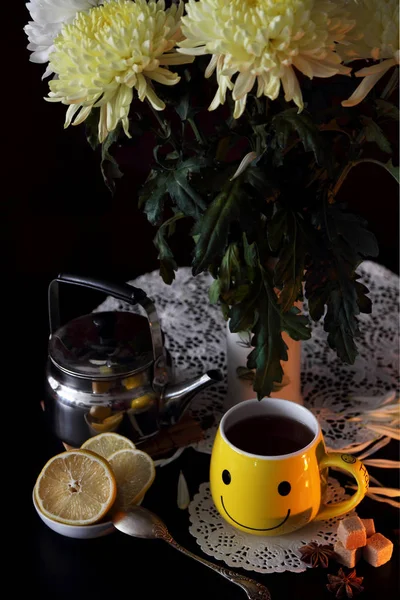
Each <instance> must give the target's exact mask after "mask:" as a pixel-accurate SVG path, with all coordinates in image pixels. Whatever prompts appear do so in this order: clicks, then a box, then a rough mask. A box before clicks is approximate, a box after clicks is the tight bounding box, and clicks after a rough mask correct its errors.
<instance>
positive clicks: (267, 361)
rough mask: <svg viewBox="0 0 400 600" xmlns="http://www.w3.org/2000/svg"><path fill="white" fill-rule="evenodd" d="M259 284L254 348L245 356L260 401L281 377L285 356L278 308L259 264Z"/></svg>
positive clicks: (253, 339) (285, 350)
mask: <svg viewBox="0 0 400 600" xmlns="http://www.w3.org/2000/svg"><path fill="white" fill-rule="evenodd" d="M261 273H262V286H261V288H260V293H259V295H258V306H257V308H258V319H257V322H256V325H255V327H254V336H253V338H252V345H253V346H254V349H253V350H252V352H251V353H250V354H249V356H248V357H247V365H246V366H247V368H248V369H255V370H256V373H255V377H254V382H253V389H254V391H255V392H257V397H258V399H259V400H260V399H261V398H264V397H265V396H268V395H270V393H271V391H272V390H273V389H274V386H275V384H276V383H280V382H281V381H282V377H283V368H282V365H281V361H282V360H287V359H288V354H287V346H286V344H285V342H284V341H283V339H282V334H281V319H280V310H279V306H278V302H277V298H276V295H275V293H274V291H273V289H272V286H271V284H270V282H269V281H268V277H267V275H266V272H265V270H264V269H263V268H262V267H261Z"/></svg>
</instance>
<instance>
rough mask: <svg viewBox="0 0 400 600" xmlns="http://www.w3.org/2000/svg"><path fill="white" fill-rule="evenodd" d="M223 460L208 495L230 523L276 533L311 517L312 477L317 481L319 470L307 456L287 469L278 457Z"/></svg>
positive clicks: (303, 522)
mask: <svg viewBox="0 0 400 600" xmlns="http://www.w3.org/2000/svg"><path fill="white" fill-rule="evenodd" d="M226 459H227V461H226V463H225V465H224V466H225V467H227V468H223V469H221V468H220V469H219V471H220V472H219V476H217V474H216V473H215V474H214V473H213V476H212V495H213V498H214V501H215V503H216V505H217V508H218V510H219V512H220V513H221V514H222V515H223V516H224V518H225V520H226V521H228V523H230V524H231V525H234V526H235V527H236V528H238V529H240V530H242V531H245V532H248V533H254V534H256V535H280V534H283V533H288V532H290V531H293V530H295V529H298V528H299V527H300V526H303V525H305V524H307V523H308V522H309V521H311V519H312V518H313V517H314V516H315V513H316V512H317V509H316V508H315V509H314V510H313V508H312V507H313V506H315V499H314V498H313V487H314V486H313V485H312V480H313V479H317V480H319V473H318V469H315V468H313V465H311V464H310V461H309V460H308V459H307V457H305V456H304V457H298V459H297V460H295V461H294V462H293V463H291V466H290V468H288V466H287V465H285V467H284V465H283V464H279V463H281V461H279V460H277V461H276V462H274V463H271V462H268V463H265V462H262V461H258V460H257V459H254V460H253V461H251V462H250V461H247V460H246V461H245V462H241V461H238V457H237V456H235V458H234V460H233V461H230V460H229V457H228V456H226Z"/></svg>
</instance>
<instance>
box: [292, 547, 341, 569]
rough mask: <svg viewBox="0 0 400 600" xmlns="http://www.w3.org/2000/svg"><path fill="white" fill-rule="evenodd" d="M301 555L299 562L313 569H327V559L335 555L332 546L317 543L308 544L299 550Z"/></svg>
mask: <svg viewBox="0 0 400 600" xmlns="http://www.w3.org/2000/svg"><path fill="white" fill-rule="evenodd" d="M299 550H300V553H301V560H302V561H303V562H305V563H306V564H307V565H311V566H312V568H313V569H314V568H315V567H320V566H321V567H323V568H324V569H326V568H327V566H328V563H329V559H330V558H333V557H334V555H335V553H334V551H333V548H332V546H328V545H327V544H318V542H310V543H309V544H306V545H305V546H302V547H301V548H299Z"/></svg>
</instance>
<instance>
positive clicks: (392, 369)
mask: <svg viewBox="0 0 400 600" xmlns="http://www.w3.org/2000/svg"><path fill="white" fill-rule="evenodd" d="M359 272H360V275H361V278H360V281H361V282H362V283H364V284H365V285H366V286H367V287H368V289H369V290H370V294H369V296H370V298H371V300H372V306H373V309H372V314H371V315H365V314H362V315H360V329H361V336H360V337H359V338H358V340H357V346H358V349H359V356H358V357H357V359H356V361H355V363H354V365H347V364H344V363H342V362H341V361H340V360H339V359H338V358H337V356H336V354H335V353H334V352H333V351H332V350H331V349H330V348H329V347H328V345H327V342H326V332H325V331H324V329H323V323H322V322H319V323H316V324H314V325H313V334H312V338H311V339H310V340H307V341H306V342H302V370H301V382H302V394H303V399H304V405H305V406H306V407H307V408H309V409H310V410H312V412H313V413H314V414H315V415H316V416H317V418H318V419H319V421H320V423H321V427H322V429H323V431H324V435H325V440H326V444H327V446H329V447H330V448H332V449H340V448H343V447H348V446H349V445H351V444H361V443H363V442H367V441H373V440H374V439H376V438H377V437H379V436H378V435H377V434H376V433H374V432H372V431H370V430H369V429H367V428H366V427H365V423H366V419H363V423H361V422H352V421H349V418H350V417H352V416H358V415H359V414H360V413H364V411H365V410H366V409H372V408H375V407H376V406H377V405H378V404H379V403H380V402H381V401H382V397H384V396H385V394H386V393H388V392H390V391H393V390H396V391H397V390H398V389H399V344H398V339H399V304H398V300H399V278H398V276H397V275H395V274H393V273H392V272H391V271H389V270H388V269H386V268H385V267H383V266H381V265H378V264H376V263H373V262H369V261H366V262H364V263H363V264H362V265H361V266H360V268H359ZM211 281H212V280H211V279H210V276H209V275H207V274H200V275H198V276H196V277H193V276H192V274H191V269H190V267H183V268H180V269H179V271H178V272H177V273H176V279H175V280H174V282H173V283H172V284H171V285H166V284H164V282H163V281H162V279H161V277H160V275H159V272H158V271H153V272H151V273H147V274H145V275H142V276H140V277H138V278H136V279H135V280H134V281H131V282H130V283H132V284H133V285H135V286H137V287H140V288H143V289H144V290H145V291H146V293H147V294H148V295H149V296H150V297H151V298H153V300H154V301H155V303H156V306H157V310H158V313H159V317H160V320H161V325H162V327H163V330H164V332H165V337H166V345H167V347H168V349H169V350H170V352H171V354H172V357H173V360H174V364H175V373H176V380H177V381H183V380H185V379H187V378H189V377H191V376H195V375H198V374H199V373H202V372H204V371H206V370H208V369H213V368H218V369H220V370H221V371H222V373H223V375H224V381H222V382H221V383H219V384H218V385H215V386H212V387H210V388H208V389H206V390H204V391H202V392H200V393H199V394H198V395H197V396H196V397H195V398H194V399H193V400H192V403H191V405H190V410H191V413H192V414H193V416H194V417H195V418H196V419H198V420H199V421H200V422H202V423H203V424H204V425H205V426H206V428H207V429H206V436H205V439H204V440H202V441H201V442H198V443H197V444H195V445H194V446H195V447H196V449H197V450H199V451H202V452H208V453H210V452H211V447H212V442H213V439H214V435H215V430H216V427H217V425H218V422H219V420H220V418H221V416H222V414H223V410H224V407H223V403H224V399H225V395H226V375H227V367H226V322H225V321H224V319H223V316H222V313H221V310H220V308H219V307H218V306H216V305H212V304H210V302H209V299H208V288H209V284H210V282H211ZM95 310H97V311H99V310H133V311H138V310H140V309H138V308H137V307H132V306H130V305H128V304H126V303H124V302H121V301H119V300H116V299H114V298H111V297H108V298H106V300H105V301H104V302H103V303H102V304H100V305H99V306H98V307H97V308H96V309H95ZM366 418H367V417H366Z"/></svg>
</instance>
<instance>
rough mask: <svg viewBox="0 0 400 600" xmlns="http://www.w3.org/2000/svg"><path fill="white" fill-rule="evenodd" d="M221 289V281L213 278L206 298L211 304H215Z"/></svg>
mask: <svg viewBox="0 0 400 600" xmlns="http://www.w3.org/2000/svg"><path fill="white" fill-rule="evenodd" d="M220 291H221V282H220V280H219V279H215V280H214V281H213V282H212V284H211V285H210V287H209V290H208V299H209V301H210V303H211V304H216V303H217V302H218V300H219V294H220Z"/></svg>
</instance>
